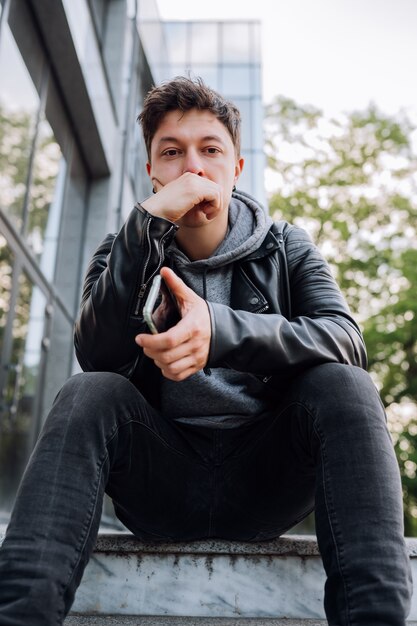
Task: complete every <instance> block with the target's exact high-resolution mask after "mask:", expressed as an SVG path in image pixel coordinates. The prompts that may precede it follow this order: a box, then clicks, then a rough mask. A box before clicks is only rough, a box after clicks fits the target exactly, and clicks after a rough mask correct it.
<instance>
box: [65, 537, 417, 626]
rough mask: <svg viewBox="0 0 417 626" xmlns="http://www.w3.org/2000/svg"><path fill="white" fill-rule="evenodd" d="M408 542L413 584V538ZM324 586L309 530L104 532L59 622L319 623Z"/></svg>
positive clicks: (416, 543)
mask: <svg viewBox="0 0 417 626" xmlns="http://www.w3.org/2000/svg"><path fill="white" fill-rule="evenodd" d="M407 545H408V549H409V554H410V557H411V563H412V568H413V573H414V580H415V581H416V585H417V539H407ZM323 586H324V571H323V567H322V564H321V559H320V556H319V552H318V549H317V543H316V540H315V537H313V536H297V535H286V536H284V537H281V538H280V539H277V540H275V541H271V542H263V543H258V544H252V543H238V542H227V541H201V542H193V543H175V544H173V543H169V544H159V543H158V544H149V543H141V542H139V541H137V540H135V539H134V538H133V537H132V536H131V535H130V534H127V533H111V534H110V533H103V534H100V536H99V539H98V542H97V546H96V549H95V552H94V554H93V557H92V559H91V560H90V563H89V565H88V567H87V569H86V571H85V574H84V577H83V581H82V584H81V586H80V588H79V590H78V592H77V595H76V599H75V603H74V606H73V612H72V614H71V615H70V616H69V617H68V618H67V619H66V621H65V626H324V625H325V624H326V623H327V622H326V621H325V618H324V612H323ZM416 595H417V594H415V596H414V599H413V604H412V609H411V613H410V616H409V620H410V621H409V622H408V626H412V625H413V626H417V597H416ZM413 620H415V621H413Z"/></svg>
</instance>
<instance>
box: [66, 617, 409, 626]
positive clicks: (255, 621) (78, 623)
mask: <svg viewBox="0 0 417 626" xmlns="http://www.w3.org/2000/svg"><path fill="white" fill-rule="evenodd" d="M326 625H327V622H326V621H324V620H311V619H304V620H303V619H302V620H299V619H273V618H272V619H268V618H246V619H243V618H241V617H239V618H236V619H231V618H221V617H218V618H211V617H141V616H128V615H120V616H118V615H116V616H115V615H109V616H98V615H97V616H94V615H89V616H75V615H74V616H69V617H67V619H66V620H65V623H64V626H326ZM407 626H417V622H407Z"/></svg>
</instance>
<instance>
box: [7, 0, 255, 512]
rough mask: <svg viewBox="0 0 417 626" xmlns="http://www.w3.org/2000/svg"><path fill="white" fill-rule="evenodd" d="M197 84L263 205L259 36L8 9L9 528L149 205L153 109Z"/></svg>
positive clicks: (122, 16)
mask: <svg viewBox="0 0 417 626" xmlns="http://www.w3.org/2000/svg"><path fill="white" fill-rule="evenodd" d="M209 43H210V45H209ZM188 72H191V73H192V74H193V75H201V76H202V77H203V78H204V79H205V80H206V82H207V83H208V84H210V85H211V86H213V87H214V88H216V89H218V90H219V91H221V92H222V93H224V94H225V95H227V96H228V97H230V98H231V99H233V100H234V101H235V102H236V104H237V105H238V106H239V107H240V109H241V110H242V113H243V118H244V129H245V130H244V135H243V156H245V157H246V160H247V163H246V166H245V173H244V176H243V179H242V184H241V185H240V186H241V188H242V189H245V190H246V191H249V192H252V193H253V194H254V195H256V196H257V197H258V198H259V199H261V200H262V199H263V197H264V190H263V152H262V132H261V125H262V105H261V92H260V56H259V24H257V23H236V24H235V23H220V22H210V23H205V24H202V23H194V22H190V23H184V22H180V23H163V22H161V21H160V20H159V19H158V11H157V5H156V3H155V0H148V1H141V2H135V1H134V0H131V1H127V0H54V2H48V3H46V2H39V0H1V1H0V359H1V363H0V523H1V522H2V521H6V520H7V518H8V515H9V513H10V510H11V507H12V505H13V502H14V498H15V494H16V490H17V487H18V484H19V482H20V479H21V476H22V473H23V470H24V467H25V465H26V463H27V460H28V458H29V455H30V452H31V450H32V449H33V446H34V443H35V441H36V438H37V436H38V434H39V431H40V429H41V426H42V423H43V422H44V420H45V417H46V415H47V413H48V411H49V409H50V406H51V404H52V402H53V399H54V397H55V395H56V394H57V392H58V391H59V389H60V387H61V386H62V384H63V383H64V381H65V380H66V379H67V378H68V377H69V376H70V375H71V374H72V373H74V372H76V371H78V369H79V367H78V365H77V362H76V359H75V356H74V351H73V343H72V330H73V324H74V320H75V317H76V314H77V310H78V304H79V298H80V291H81V286H82V280H83V275H84V273H85V268H86V265H87V263H88V260H89V258H90V257H91V254H92V252H93V250H94V249H95V247H96V246H97V245H98V243H99V242H100V241H101V239H102V238H103V237H104V236H105V235H106V234H107V233H108V232H114V231H116V230H117V229H118V227H119V226H120V225H121V223H122V221H123V220H124V219H125V217H126V216H127V214H128V213H129V211H130V210H131V207H132V206H133V204H134V203H135V202H136V201H137V200H139V201H140V200H141V199H143V198H145V197H146V196H148V195H149V193H150V192H151V186H150V183H149V180H148V178H147V175H146V170H145V163H146V151H145V148H144V144H143V140H142V138H141V133H140V131H139V128H138V126H137V124H136V118H137V115H138V113H139V112H140V109H141V106H142V102H143V99H144V96H145V94H146V93H147V91H148V90H149V89H150V88H151V86H152V85H153V84H155V83H158V82H159V81H160V80H162V79H166V78H169V77H172V76H174V75H177V74H184V73H188ZM109 510H110V509H109Z"/></svg>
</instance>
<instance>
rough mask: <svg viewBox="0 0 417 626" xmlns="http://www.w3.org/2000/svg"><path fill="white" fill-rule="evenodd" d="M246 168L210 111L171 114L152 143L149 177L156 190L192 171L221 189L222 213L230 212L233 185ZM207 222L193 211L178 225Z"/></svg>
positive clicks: (171, 112) (222, 127) (226, 134)
mask: <svg viewBox="0 0 417 626" xmlns="http://www.w3.org/2000/svg"><path fill="white" fill-rule="evenodd" d="M242 167H243V159H238V157H237V156H236V153H235V148H234V145H233V142H232V138H231V136H230V134H229V132H228V131H227V129H226V127H225V126H224V125H223V124H222V123H221V122H220V121H219V120H218V119H217V118H216V117H215V116H214V115H213V114H212V113H210V112H209V111H199V110H197V109H191V110H190V111H187V112H186V113H182V112H181V111H170V112H169V113H167V114H166V115H165V117H164V118H163V119H162V122H161V124H160V126H159V128H158V130H157V131H156V133H155V136H154V138H153V140H152V144H151V161H150V163H148V164H147V170H148V174H149V176H150V177H151V179H152V182H153V184H154V187H156V188H157V189H158V186H160V185H166V184H167V183H169V182H171V181H173V180H175V179H177V178H179V177H180V176H181V175H182V174H184V173H185V172H191V173H194V174H197V175H198V176H202V177H205V178H208V179H209V180H212V181H213V182H215V183H217V184H218V185H220V186H221V187H222V192H223V206H222V213H227V208H228V206H229V202H230V197H231V193H232V188H233V185H234V184H235V183H236V181H237V179H238V177H239V175H240V172H241V170H242ZM200 221H201V222H202V223H203V222H205V223H206V222H207V220H205V218H204V216H202V215H201V212H199V211H194V209H193V210H191V211H189V212H188V213H187V214H186V215H184V216H183V217H182V218H181V220H179V222H178V224H180V225H181V224H183V225H188V226H199V225H200V223H199V222H200Z"/></svg>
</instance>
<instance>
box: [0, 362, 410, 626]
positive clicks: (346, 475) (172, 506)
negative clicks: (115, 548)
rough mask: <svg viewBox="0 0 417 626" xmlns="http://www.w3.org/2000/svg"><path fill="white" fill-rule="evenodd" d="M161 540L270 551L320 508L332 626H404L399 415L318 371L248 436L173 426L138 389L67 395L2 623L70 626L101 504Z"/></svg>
mask: <svg viewBox="0 0 417 626" xmlns="http://www.w3.org/2000/svg"><path fill="white" fill-rule="evenodd" d="M105 491H107V493H108V494H109V495H110V496H111V497H112V498H113V501H114V505H115V510H116V513H117V515H118V517H119V518H120V519H121V520H122V521H123V522H124V524H125V525H126V526H127V527H128V528H129V529H131V530H132V532H133V533H135V535H137V536H138V537H140V538H142V539H145V540H146V539H149V540H171V539H176V540H178V539H179V540H181V539H184V540H185V539H197V538H204V537H218V538H226V539H236V540H249V541H258V540H262V539H267V538H272V537H276V536H278V535H280V534H281V533H283V532H284V531H285V530H287V529H288V528H290V527H291V526H293V525H294V524H295V523H296V522H298V521H299V520H301V519H303V518H304V517H305V516H306V515H307V514H308V513H309V512H310V511H311V510H312V509H313V508H315V511H316V529H317V538H318V542H319V547H320V551H321V555H322V558H323V563H324V567H325V570H326V573H327V582H326V588H325V610H326V615H327V619H328V622H329V624H331V625H332V626H336V625H337V626H359V625H360V626H365V625H366V626H388V625H389V626H404V624H405V618H406V616H407V614H408V611H409V604H410V595H411V575H410V567H409V561H408V557H407V554H406V550H405V545H404V540H403V522H402V501H401V484H400V478H399V472H398V466H397V462H396V459H395V455H394V452H393V448H392V444H391V440H390V436H389V434H388V431H387V428H386V423H385V414H384V411H383V407H382V404H381V402H380V399H379V397H378V394H377V392H376V390H375V387H374V385H373V383H372V381H371V379H370V378H369V376H368V374H367V373H366V372H364V371H363V370H361V369H359V368H356V367H350V366H344V365H337V364H327V365H322V366H319V367H315V368H312V369H310V370H309V371H307V372H306V373H305V374H303V375H302V376H300V377H299V378H298V379H296V380H294V383H293V385H292V387H291V388H290V389H289V391H288V393H287V394H286V396H285V397H281V398H278V399H277V410H276V413H275V415H274V416H272V417H271V418H265V419H263V420H261V421H258V422H255V423H253V424H251V425H248V426H245V427H241V428H238V429H206V428H200V427H194V426H184V425H182V424H178V423H174V422H172V421H169V420H166V419H163V418H162V417H161V416H160V415H159V414H158V413H157V412H156V411H155V410H154V409H153V408H152V407H151V406H150V405H149V404H148V403H147V402H146V401H145V400H144V399H143V397H142V396H141V394H140V393H139V392H138V391H137V389H136V388H135V387H134V386H133V385H132V384H131V383H129V382H128V381H127V380H126V379H124V378H122V377H121V376H118V375H116V374H111V373H90V374H79V375H77V376H74V377H73V378H71V379H70V380H69V381H68V382H67V383H66V385H65V386H64V387H63V389H62V390H61V392H60V394H59V395H58V397H57V399H56V401H55V403H54V406H53V408H52V411H51V413H50V415H49V417H48V419H47V421H46V424H45V427H44V429H43V432H42V434H41V437H40V439H39V441H38V443H37V446H36V448H35V451H34V453H33V455H32V457H31V459H30V462H29V464H28V467H27V470H26V472H25V475H24V478H23V480H22V484H21V487H20V490H19V493H18V496H17V499H16V504H15V507H14V511H13V514H12V517H11V521H10V524H9V528H8V532H7V535H6V538H5V541H4V544H3V546H2V548H1V550H0V581H1V583H0V625H1V626H57V625H58V624H62V621H63V620H64V617H65V615H66V614H67V612H68V611H69V609H70V607H71V604H72V602H73V599H74V594H75V591H76V589H77V587H78V585H79V583H80V580H81V577H82V574H83V571H84V568H85V565H86V563H87V561H88V559H89V556H90V554H91V552H92V549H93V547H94V544H95V540H96V536H97V530H98V527H99V521H100V513H101V507H102V500H103V494H104V492H105Z"/></svg>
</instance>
